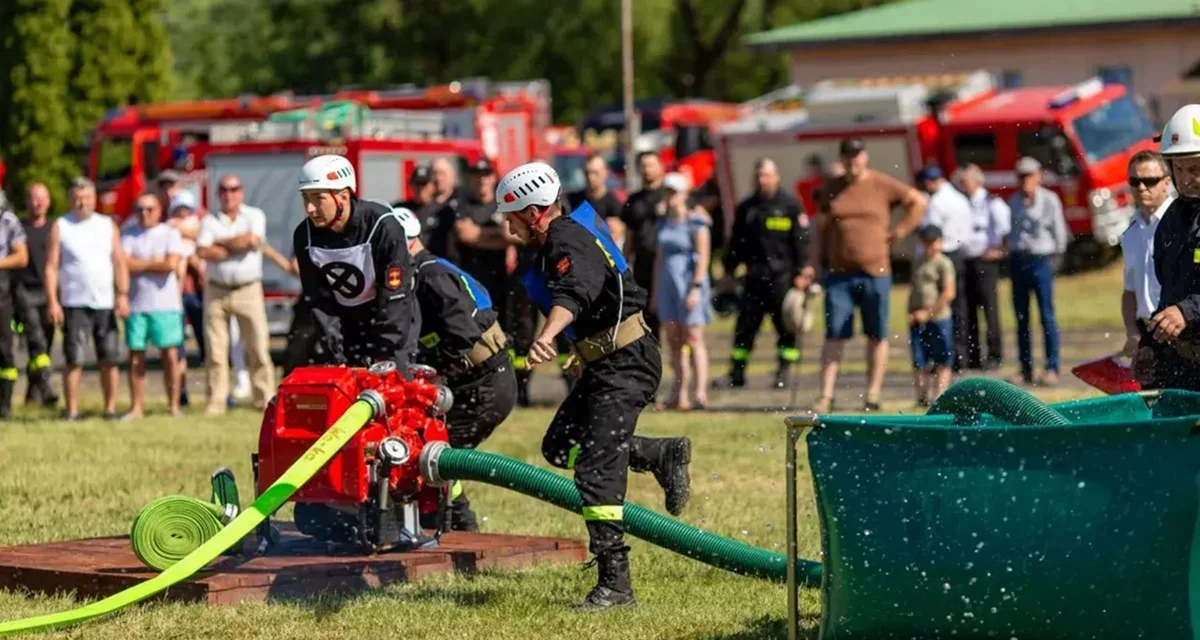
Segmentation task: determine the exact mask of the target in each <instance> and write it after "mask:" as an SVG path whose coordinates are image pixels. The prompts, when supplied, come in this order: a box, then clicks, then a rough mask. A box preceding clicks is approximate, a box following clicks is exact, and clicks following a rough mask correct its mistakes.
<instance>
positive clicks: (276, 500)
mask: <svg viewBox="0 0 1200 640" xmlns="http://www.w3.org/2000/svg"><path fill="white" fill-rule="evenodd" d="M359 398H360V399H359V400H358V401H356V402H355V403H354V404H352V405H350V408H349V409H347V410H346V413H344V414H342V417H341V418H338V420H337V422H334V423H333V425H332V426H330V427H329V429H328V430H326V431H325V433H324V434H322V435H321V437H320V438H319V439H318V440H317V441H316V442H315V443H314V444H313V446H312V447H310V448H309V449H308V451H306V452H305V453H304V455H303V456H301V457H300V459H299V460H297V461H296V462H295V464H293V465H292V466H290V467H288V469H287V471H285V472H283V475H281V476H280V477H279V479H278V480H276V481H275V483H274V484H272V485H271V486H270V487H268V488H267V490H266V491H264V492H263V494H262V495H261V496H259V497H258V499H257V500H255V501H254V503H253V504H251V505H250V506H249V507H248V508H247V509H246V511H244V512H242V513H241V514H240V515H238V517H237V518H235V519H234V520H233V522H230V523H229V525H228V526H226V527H225V528H224V529H221V530H220V532H218V533H217V534H216V535H214V536H213V537H211V538H209V539H208V540H207V541H205V542H204V543H203V544H201V545H200V546H199V547H198V548H196V550H195V551H193V552H191V553H190V554H188V555H187V556H186V557H184V558H183V559H181V560H179V561H178V562H176V563H174V564H172V565H171V566H170V568H169V569H167V570H166V571H163V572H162V573H160V574H158V575H157V576H155V577H153V578H151V579H149V580H147V581H146V582H142V583H140V584H138V585H136V586H133V587H130V588H128V589H126V590H124V591H122V592H120V593H117V594H113V595H111V596H109V597H107V598H104V599H103V600H98V601H96V602H93V603H91V604H88V605H85V606H83V607H80V608H78V609H71V610H69V611H64V612H61V613H51V614H48V615H44V616H37V617H34V618H26V619H24V620H13V621H11V622H3V623H0V636H8V635H12V634H15V633H21V632H28V631H45V630H47V629H52V628H55V627H62V626H66V625H70V624H76V623H79V622H83V621H85V620H90V619H92V618H96V617H99V616H103V615H107V614H110V613H112V612H114V611H116V610H118V609H121V608H123V607H127V606H129V605H131V604H135V603H138V602H141V601H143V600H145V599H147V598H150V597H152V596H154V595H156V594H158V593H160V592H162V591H165V590H166V589H168V588H169V587H171V586H172V585H175V584H178V583H180V582H183V581H184V580H186V579H188V578H190V577H191V576H192V575H193V574H195V573H196V572H197V571H200V570H201V569H203V568H204V567H205V566H207V565H208V564H209V563H211V562H212V561H213V560H215V559H217V557H218V556H220V555H221V554H222V553H224V552H225V550H226V549H228V548H229V547H231V546H232V545H234V544H236V543H237V542H238V541H240V540H241V539H242V538H245V537H246V536H247V535H249V534H250V533H251V532H252V531H254V529H255V527H257V526H258V525H259V524H261V523H262V522H263V521H264V520H266V519H267V518H268V517H269V516H270V515H271V514H272V513H275V511H277V510H278V509H279V507H281V506H283V503H284V502H286V501H287V499H288V498H289V497H291V495H292V494H293V493H295V492H296V490H297V489H299V488H300V487H301V486H303V485H304V483H305V482H308V480H309V478H312V477H313V475H315V474H316V473H317V472H318V471H320V470H321V467H324V466H325V464H326V463H327V462H329V460H330V458H332V457H333V456H334V455H335V454H336V453H337V452H338V451H339V450H341V448H342V447H343V446H345V444H346V443H347V442H349V441H350V438H352V437H354V434H355V433H358V430H359V429H361V428H362V427H363V426H364V425H365V424H367V423H368V422H370V421H371V418H372V417H373V416H374V415H375V413H376V407H379V408H382V406H383V401H382V400H381V399H372V400H370V401H368V400H366V399H362V398H363V396H359ZM196 502H199V501H198V500H197V501H196ZM151 504H153V503H151ZM201 504H204V503H201ZM206 506H211V505H206ZM144 517H146V514H145V513H143V514H141V515H139V520H140V519H142V518H144ZM154 517H157V516H154Z"/></svg>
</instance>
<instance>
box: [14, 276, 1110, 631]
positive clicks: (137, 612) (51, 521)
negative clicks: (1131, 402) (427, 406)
mask: <svg viewBox="0 0 1200 640" xmlns="http://www.w3.org/2000/svg"><path fill="white" fill-rule="evenodd" d="M1119 281H1120V272H1119V270H1118V269H1111V268H1110V269H1105V270H1103V271H1099V272H1095V273H1090V274H1086V275H1082V276H1075V277H1072V278H1068V279H1062V280H1060V281H1059V284H1058V296H1057V298H1058V309H1059V321H1060V324H1061V325H1062V326H1063V327H1064V328H1065V329H1068V330H1069V329H1072V328H1090V329H1096V328H1104V329H1107V328H1112V329H1113V330H1114V331H1119V330H1120V329H1119V320H1116V318H1117V317H1118V316H1117V315H1116V314H1117V309H1118V306H1117V295H1118V294H1117V292H1118V291H1119V288H1120V285H1119ZM1003 286H1004V290H1003V291H1002V292H1001V300H1002V302H1003V301H1006V300H1007V297H1006V296H1007V283H1005V284H1004V285H1003ZM905 298H906V290H905V289H903V288H897V291H896V292H895V293H894V298H893V305H892V313H893V319H892V322H893V326H902V319H900V318H899V314H902V312H903V300H905ZM1002 307H1003V308H1004V309H1005V310H1006V311H1005V318H1004V322H1005V327H1006V339H1007V340H1012V338H1011V337H1010V336H1011V335H1012V329H1011V328H1012V327H1013V326H1014V325H1013V320H1012V317H1011V311H1010V309H1009V304H1008V303H1007V302H1003V304H1002ZM724 324H725V323H722V324H720V325H718V326H716V327H714V329H713V330H714V332H720V333H721V334H723V335H727V332H728V331H729V330H730V328H729V327H728V326H723V325H724ZM720 339H722V340H723V339H724V338H723V337H722V338H720ZM714 357H715V356H714ZM722 357H723V356H722ZM1053 393H1054V395H1047V396H1045V397H1046V399H1048V400H1049V399H1053V400H1058V399H1065V397H1068V395H1069V394H1071V392H1069V391H1064V390H1059V391H1056V392H1053ZM1074 393H1075V394H1077V393H1078V392H1074ZM1064 394H1068V395H1064ZM885 408H886V410H888V411H897V410H901V409H908V408H909V406H908V403H905V405H904V406H900V405H898V404H897V405H894V406H887V407H885ZM159 409H161V407H160V408H159ZM550 416H551V413H550V412H549V411H546V410H522V411H518V412H517V413H515V414H514V415H513V416H512V417H511V418H510V419H509V420H508V422H506V423H505V424H504V425H503V426H502V427H501V428H500V429H499V430H498V431H497V433H496V434H495V435H494V436H493V437H492V438H491V439H490V440H489V441H488V442H487V443H486V444H485V445H484V447H483V448H484V449H485V450H488V451H494V452H498V453H502V454H505V455H508V456H512V457H515V458H517V459H521V460H525V461H527V462H531V463H533V464H537V465H539V466H544V463H543V462H542V460H541V455H540V452H539V447H540V442H541V437H542V433H543V431H544V429H545V425H546V424H547V423H548V422H549V419H550ZM45 417H46V418H49V417H50V416H45ZM782 420H783V416H782V415H765V414H759V415H748V414H739V415H733V414H719V413H717V414H690V415H689V414H677V413H654V412H648V413H647V414H646V415H645V416H644V417H643V418H642V420H641V422H640V428H639V431H640V433H642V434H644V435H681V434H686V435H688V436H689V437H691V438H692V439H693V442H694V454H693V464H692V479H693V490H692V502H691V504H690V506H689V507H688V509H687V511H685V512H684V514H683V516H682V519H683V520H685V521H686V522H688V523H690V524H694V525H697V526H701V527H704V528H707V529H709V530H711V531H714V532H716V533H719V534H721V535H725V536H730V537H733V538H736V539H739V540H744V541H746V542H748V543H750V544H754V545H758V546H762V547H765V548H769V549H774V550H779V551H782V548H783V545H784V520H785V519H784V448H783V447H784V431H783V426H782ZM258 422H259V416H258V415H257V414H255V413H251V412H249V411H234V412H232V413H230V414H229V415H228V416H226V417H223V418H219V419H207V418H202V417H199V416H195V415H192V416H189V417H188V418H186V419H185V420H169V419H167V418H165V417H161V411H160V412H159V415H155V416H152V417H150V418H147V419H145V420H142V421H140V422H131V423H116V424H114V423H104V422H99V421H83V422H78V423H61V422H57V421H53V420H49V419H44V420H43V419H38V417H37V416H31V415H26V416H23V418H22V419H20V420H15V421H12V422H10V423H8V424H5V425H3V426H2V427H0V496H2V498H0V505H2V506H3V508H4V517H3V518H2V519H0V545H9V544H23V543H34V542H45V541H51V540H64V539H72V538H80V537H88V536H102V535H116V534H123V533H125V532H127V529H128V526H129V523H130V521H131V519H132V517H133V515H134V514H135V513H136V512H137V510H138V509H139V508H141V507H142V506H143V505H145V504H146V503H147V502H149V501H150V500H152V499H153V498H155V497H158V496H160V495H164V494H172V493H180V494H186V495H192V496H197V497H205V496H207V495H208V474H209V473H210V472H211V471H212V470H213V469H214V468H216V467H219V466H230V467H231V468H233V469H234V471H235V472H236V473H237V474H238V477H239V478H241V479H242V485H243V486H242V491H243V496H242V497H243V500H244V501H248V500H249V499H250V498H251V496H250V495H249V489H250V487H249V479H250V477H251V474H250V468H249V466H250V465H249V455H250V453H251V451H252V450H253V449H254V447H255V445H256V440H257V436H258ZM801 459H802V460H803V459H804V456H803V452H802V455H801ZM805 468H806V465H804V466H802V473H803V471H804V469H805ZM468 491H469V492H470V495H471V496H472V499H473V501H474V503H475V506H476V510H477V512H478V514H479V516H480V517H481V518H483V520H484V522H483V524H482V527H483V529H484V530H485V531H493V532H509V533H522V534H545V535H558V536H575V537H581V538H582V537H583V536H584V530H583V526H582V523H581V521H580V520H579V518H578V516H574V515H571V514H568V513H566V512H564V511H562V510H559V509H557V508H554V507H551V506H549V505H546V504H543V503H540V502H537V501H535V500H532V499H529V498H526V497H523V496H520V495H518V494H516V493H511V492H508V491H505V490H502V489H497V488H493V487H490V486H486V485H470V486H469V487H468ZM800 491H801V493H800V505H801V520H800V532H801V540H800V547H801V553H802V555H803V556H805V557H809V558H815V557H816V556H817V555H818V554H819V546H820V543H819V535H818V534H819V532H818V527H817V522H816V517H815V513H814V505H813V497H812V494H811V485H810V484H809V483H808V480H807V477H806V476H802V480H801V485H800ZM629 499H630V500H633V501H636V502H639V503H641V504H644V505H646V506H649V507H651V508H654V509H656V510H660V511H661V510H662V495H661V492H660V491H659V490H658V488H657V485H656V484H655V483H654V481H653V478H651V477H648V476H637V475H634V476H632V477H631V482H630V491H629ZM281 515H282V516H283V517H288V513H287V511H286V510H285V511H284V512H283V513H282V514H281ZM631 544H632V546H633V575H634V582H635V589H636V591H637V595H638V598H639V601H640V606H639V607H637V608H636V609H632V610H626V611H618V612H611V613H604V614H599V615H593V616H580V615H576V614H573V613H571V612H570V611H569V609H568V606H567V605H569V604H570V603H571V602H573V601H575V600H577V599H578V598H580V597H581V596H582V595H583V594H584V593H586V591H587V590H588V589H589V588H590V587H591V585H592V584H593V583H594V579H595V572H594V570H593V571H588V572H584V571H580V570H579V569H578V568H577V567H542V568H537V569H532V570H528V571H523V572H515V573H504V572H497V573H484V574H482V575H478V576H475V577H472V578H466V577H456V576H439V577H434V578H430V579H426V580H423V581H420V582H418V583H416V584H410V585H404V586H393V587H388V588H385V589H381V590H379V591H377V592H373V593H371V594H368V595H363V596H358V597H350V598H327V599H323V600H318V601H295V602H281V603H272V604H269V605H249V604H247V605H240V606H236V607H212V608H209V607H203V606H196V605H176V604H153V605H146V606H142V607H138V608H135V609H133V610H130V611H127V612H124V613H121V614H119V615H117V616H114V617H111V618H109V619H105V620H102V621H97V622H92V623H88V624H85V625H83V626H80V627H76V628H74V629H69V630H64V631H62V632H59V633H56V634H48V636H47V637H57V638H89V639H90V638H98V639H113V640H135V639H143V638H144V639H150V638H155V639H158V638H189V639H191V638H271V639H277V638H354V639H355V640H359V639H363V638H392V637H405V638H437V639H439V640H441V639H447V638H455V639H458V638H488V639H513V640H516V639H526V638H559V637H562V638H566V637H569V638H637V639H639V640H641V639H648V638H701V639H713V640H715V639H718V638H721V639H739V640H740V639H751V638H782V637H785V636H786V628H785V623H784V619H785V618H784V616H785V602H786V589H785V588H784V587H783V586H781V585H778V584H772V583H768V582H764V581H760V580H753V579H749V578H742V577H738V576H734V575H732V574H728V573H725V572H723V571H719V570H716V569H712V568H710V567H707V566H705V565H702V564H698V563H696V562H693V561H691V560H687V559H684V558H682V557H680V556H676V555H674V554H672V553H670V552H667V551H663V550H660V549H658V548H656V547H652V546H650V545H648V544H645V543H642V542H640V541H637V540H633V541H632V542H631ZM72 606H75V603H74V602H73V601H72V600H70V599H69V598H44V597H27V596H26V595H24V594H18V593H13V592H0V619H4V620H11V619H15V618H21V617H25V616H30V615H35V614H39V613H46V612H51V611H59V610H64V609H67V608H70V607H72ZM801 607H802V612H803V616H804V617H803V637H809V638H815V637H816V629H817V625H818V623H819V616H820V599H819V594H818V592H817V591H815V590H805V591H803V592H802V594H801Z"/></svg>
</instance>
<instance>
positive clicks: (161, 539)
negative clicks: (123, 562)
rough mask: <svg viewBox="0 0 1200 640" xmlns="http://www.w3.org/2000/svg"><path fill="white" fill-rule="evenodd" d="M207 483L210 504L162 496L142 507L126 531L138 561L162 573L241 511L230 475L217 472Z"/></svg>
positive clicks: (220, 470) (230, 472)
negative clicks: (210, 495)
mask: <svg viewBox="0 0 1200 640" xmlns="http://www.w3.org/2000/svg"><path fill="white" fill-rule="evenodd" d="M210 480H211V482H212V500H211V502H204V501H203V500H197V499H195V498H191V497H188V496H163V497H161V498H158V499H157V500H154V501H153V502H151V503H150V504H148V505H146V506H145V507H142V510H141V511H139V512H138V514H137V516H135V517H134V519H133V524H132V525H131V526H130V527H129V544H130V546H132V547H133V553H134V555H136V556H137V558H138V560H141V561H142V563H143V564H145V565H146V566H148V567H152V568H155V569H158V570H159V571H166V570H167V569H168V568H170V567H171V565H173V564H175V563H176V562H179V561H180V560H182V559H184V558H186V557H187V555H188V554H189V553H191V552H193V551H195V550H196V548H197V547H199V546H200V545H202V544H204V543H205V542H207V541H208V539H209V538H212V537H213V536H215V535H217V532H219V531H220V530H221V529H222V528H223V527H224V526H225V525H226V524H227V523H228V522H229V521H231V520H233V519H234V518H236V517H237V515H238V513H239V512H240V510H241V507H240V504H239V502H238V490H237V482H236V481H235V480H234V477H233V472H232V471H230V470H229V469H225V468H221V469H217V470H216V471H215V472H213V474H212V477H211V478H210ZM235 546H236V545H235Z"/></svg>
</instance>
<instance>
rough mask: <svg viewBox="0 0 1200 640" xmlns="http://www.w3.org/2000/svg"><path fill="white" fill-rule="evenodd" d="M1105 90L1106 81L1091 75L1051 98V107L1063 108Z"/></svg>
mask: <svg viewBox="0 0 1200 640" xmlns="http://www.w3.org/2000/svg"><path fill="white" fill-rule="evenodd" d="M1103 90H1104V82H1103V81H1101V80H1100V78H1097V77H1091V78H1088V79H1087V80H1084V81H1083V82H1080V83H1079V84H1077V85H1075V86H1073V87H1071V88H1069V89H1067V90H1065V91H1063V92H1062V93H1060V94H1058V95H1056V96H1054V97H1053V98H1051V99H1050V108H1051V109H1062V108H1063V107H1065V106H1067V105H1069V104H1071V103H1072V102H1078V101H1079V100H1084V99H1086V98H1090V97H1092V96H1094V95H1096V94H1098V93H1100V92H1101V91H1103Z"/></svg>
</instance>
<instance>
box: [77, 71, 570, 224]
mask: <svg viewBox="0 0 1200 640" xmlns="http://www.w3.org/2000/svg"><path fill="white" fill-rule="evenodd" d="M347 102H350V103H354V104H357V105H360V106H362V107H365V108H367V109H369V110H370V111H371V112H372V113H375V114H377V115H378V116H379V117H381V118H386V117H388V115H389V114H394V115H398V116H399V117H401V118H403V117H405V114H409V113H412V112H415V111H427V112H431V113H437V114H439V115H438V116H437V117H438V118H439V121H440V122H442V123H443V125H444V126H445V127H446V130H445V131H442V132H439V134H438V136H439V137H444V138H454V139H463V140H476V141H478V142H479V143H480V144H481V145H482V148H483V149H484V152H485V154H486V155H487V156H488V157H489V158H491V159H492V161H493V162H495V163H496V164H497V165H498V167H499V168H500V169H501V170H504V169H506V168H510V167H513V166H516V165H518V164H520V163H522V162H527V161H529V160H530V159H532V158H534V157H537V156H539V155H542V154H544V153H545V146H544V144H545V143H544V136H543V135H542V131H543V129H544V128H546V127H547V126H549V122H550V85H549V83H548V82H546V81H544V80H537V81H530V82H490V81H488V80H486V79H481V78H473V79H468V80H463V81H456V82H452V83H450V84H447V85H443V86H437V87H429V88H420V87H415V86H411V85H406V86H403V87H397V88H392V89H386V90H377V91H376V90H367V89H346V90H343V91H339V92H337V93H333V94H326V95H314V96H294V95H290V94H279V95H274V96H266V97H244V98H236V99H229V100H201V101H195V102H173V103H161V104H147V105H137V106H131V107H127V108H123V109H116V110H113V111H111V112H110V113H108V114H106V115H105V117H104V118H103V119H102V120H101V122H100V123H99V124H98V125H97V126H96V129H95V130H94V131H93V132H92V135H91V140H90V143H89V148H90V150H89V155H88V175H89V177H91V178H92V179H93V180H94V181H96V183H97V189H98V191H99V208H100V210H101V211H103V212H105V213H109V214H114V215H116V216H118V217H124V216H125V215H126V214H127V213H128V212H129V210H130V207H131V206H132V203H133V200H134V198H136V197H137V195H138V194H139V193H142V192H143V191H145V190H146V188H147V187H148V186H149V185H152V184H153V182H154V177H155V176H157V175H158V173H160V172H161V171H163V170H164V169H168V168H170V169H176V170H179V171H182V172H185V173H186V174H187V175H188V180H189V183H188V184H186V185H185V188H189V189H193V190H195V191H196V193H197V195H198V196H199V195H202V193H201V192H202V190H203V185H204V183H205V180H206V179H207V178H206V177H205V169H206V167H205V164H204V162H203V158H202V157H200V156H197V154H196V153H195V148H196V147H197V146H198V145H201V144H203V143H206V142H208V141H209V140H208V135H209V132H210V130H211V129H212V128H213V127H214V126H216V125H222V124H227V125H232V126H235V127H236V126H242V125H251V124H255V123H262V122H264V121H266V120H267V119H268V118H270V117H271V116H273V115H276V114H280V113H282V112H286V111H295V110H302V109H315V108H322V107H323V106H324V107H328V106H329V105H331V104H341V103H347Z"/></svg>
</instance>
